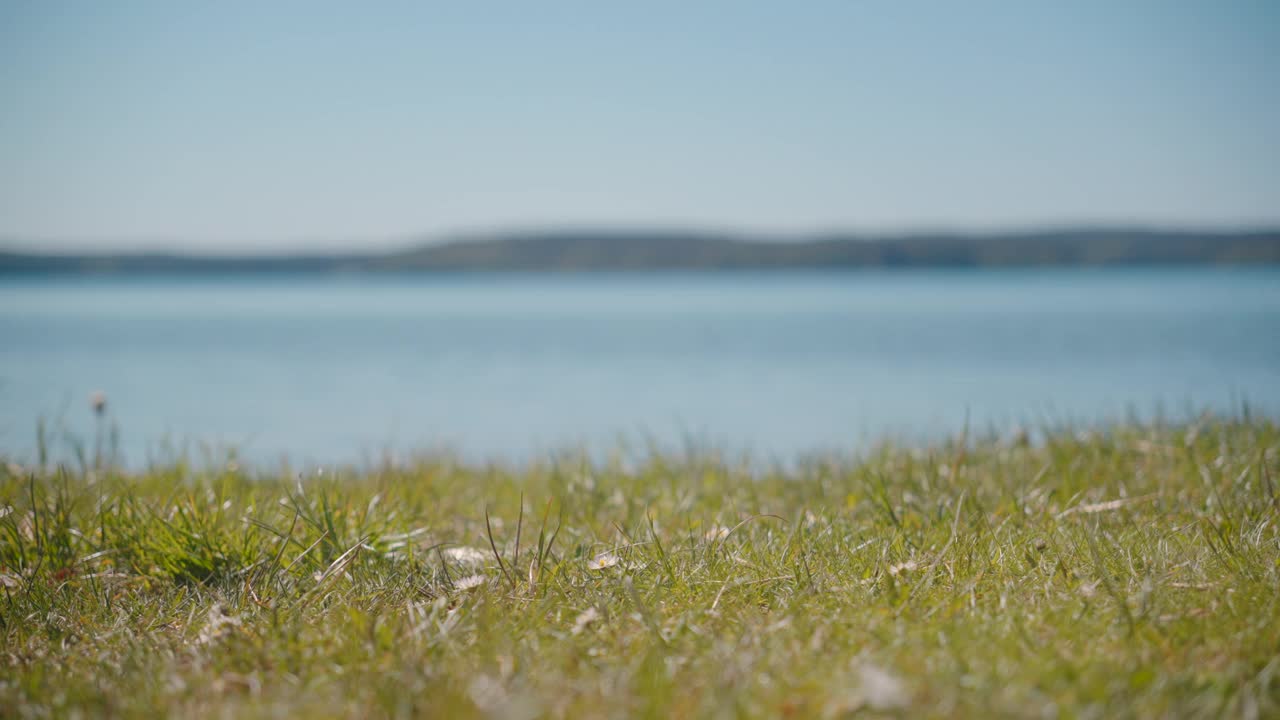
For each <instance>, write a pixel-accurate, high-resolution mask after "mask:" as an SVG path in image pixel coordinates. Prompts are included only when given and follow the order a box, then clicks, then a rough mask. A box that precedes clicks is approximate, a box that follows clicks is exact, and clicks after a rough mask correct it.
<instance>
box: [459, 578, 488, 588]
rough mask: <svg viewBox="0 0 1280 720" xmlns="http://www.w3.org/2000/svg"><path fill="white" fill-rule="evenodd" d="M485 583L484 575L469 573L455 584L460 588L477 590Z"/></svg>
mask: <svg viewBox="0 0 1280 720" xmlns="http://www.w3.org/2000/svg"><path fill="white" fill-rule="evenodd" d="M484 583H485V577H484V576H483V575H468V576H466V577H464V578H460V579H459V580H458V581H457V582H455V583H454V584H453V585H454V587H456V588H458V589H459V590H475V589H476V588H478V587H480V586H481V585H484Z"/></svg>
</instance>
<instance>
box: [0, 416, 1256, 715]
mask: <svg viewBox="0 0 1280 720" xmlns="http://www.w3.org/2000/svg"><path fill="white" fill-rule="evenodd" d="M0 473H2V474H3V475H2V479H0V514H2V515H3V516H2V517H0V566H2V570H0V583H2V584H3V598H0V620H2V622H3V627H2V628H0V634H2V636H3V645H2V650H0V716H6V717H47V716H59V717H67V716H75V715H81V716H101V715H112V716H152V717H154V716H157V715H180V716H200V717H206V716H215V717H217V716H222V717H254V716H294V717H311V716H417V715H430V716H443V717H470V716H475V717H480V716H484V717H498V718H533V717H573V718H577V717H588V718H590V717H655V718H657V717H663V718H665V717H693V716H698V717H738V716H749V717H839V716H843V715H845V714H861V715H870V716H876V715H898V716H911V717H918V716H941V717H953V716H968V717H988V716H993V715H994V716H1015V717H1124V716H1143V717H1155V716H1190V717H1194V716H1201V717H1221V716H1235V717H1255V716H1256V717H1267V716H1272V717H1275V716H1280V678H1278V677H1277V675H1278V674H1280V529H1278V528H1277V521H1278V520H1280V497H1278V493H1280V489H1277V487H1276V485H1277V484H1278V483H1280V429H1278V428H1277V426H1276V425H1275V424H1273V423H1270V422H1268V421H1260V420H1256V419H1255V420H1242V421H1221V422H1219V421H1214V420H1210V419H1205V420H1203V421H1202V422H1200V423H1199V424H1197V425H1194V426H1180V427H1154V426H1145V427H1142V426H1129V427H1119V428H1113V429H1110V430H1108V431H1107V432H1106V433H1092V434H1076V433H1068V432H1061V433H1057V434H1051V435H1050V436H1049V437H1048V439H1047V441H1046V442H1045V443H1044V444H1042V445H1036V446H1034V447H1031V446H1024V445H1018V444H1010V443H1000V442H995V441H970V442H960V441H956V442H952V443H948V444H940V445H938V446H936V447H933V448H926V449H923V450H910V449H894V448H882V449H879V450H876V451H874V452H870V453H867V454H866V455H864V456H863V457H862V458H861V459H859V460H851V459H846V460H829V461H828V460H818V459H814V460H811V461H807V462H801V463H796V464H795V465H794V466H793V467H791V468H790V469H786V470H777V471H774V472H769V471H763V470H761V469H759V468H758V467H754V468H748V467H746V466H743V465H739V464H735V463H734V462H730V461H725V460H718V459H716V458H714V457H710V456H708V457H679V458H675V457H664V456H654V457H652V458H650V459H649V460H646V461H645V462H642V463H639V464H636V465H634V466H625V465H623V464H621V463H615V464H609V463H604V464H597V465H594V466H593V465H590V464H588V463H586V462H584V461H582V460H568V459H561V460H557V461H554V462H553V461H548V462H546V463H545V464H542V465H538V466H533V467H526V468H522V469H519V470H507V469H503V468H500V467H484V466H464V465H459V464H456V463H452V462H449V461H447V460H438V461H423V462H421V463H418V464H415V465H412V466H410V467H403V468H390V467H389V468H386V469H380V470H371V471H365V472H360V473H355V472H346V473H344V472H329V473H327V474H325V475H323V476H317V475H316V474H315V473H314V472H308V473H307V475H306V476H305V477H302V478H299V477H297V476H296V475H295V474H294V473H291V472H281V473H279V474H276V475H271V474H255V473H250V472H247V471H245V470H243V469H237V468H235V467H234V466H228V467H227V468H223V469H218V470H216V471H209V470H194V469H189V468H184V467H182V466H175V467H170V468H165V469H155V470H152V471H148V472H145V473H137V474H118V473H111V472H101V471H100V472H97V473H92V472H83V471H58V470H44V471H33V470H31V469H24V468H20V467H17V466H15V465H9V467H8V468H7V469H3V470H0Z"/></svg>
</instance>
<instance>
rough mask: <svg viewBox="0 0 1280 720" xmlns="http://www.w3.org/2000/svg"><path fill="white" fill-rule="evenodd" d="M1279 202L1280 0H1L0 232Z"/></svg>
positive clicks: (1248, 211)
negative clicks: (371, 0) (436, 0)
mask: <svg viewBox="0 0 1280 720" xmlns="http://www.w3.org/2000/svg"><path fill="white" fill-rule="evenodd" d="M1078 221H1084V222H1123V223H1135V222H1136V223H1156V224H1161V225H1171V224H1183V223H1194V224H1197V225H1206V224H1209V225H1220V224H1225V225H1234V226H1238V225H1251V224H1266V223H1277V222H1280V2H1276V1H1275V0H1259V1H1257V2H1244V1H1238V0H1205V1H1204V2H1181V1H1178V0H1151V1H1142V0H1126V1H1123V2H1120V1H1116V0H1072V1H1071V2H1047V1H1046V2H1041V1H1038V0H1026V1H1021V0H1006V1H1004V2H985V1H983V0H965V1H964V2H951V1H949V0H947V1H943V0H938V1H936V2H916V1H913V0H885V1H884V2H875V1H872V0H837V1H833V2H820V1H810V2H794V3H793V2H776V3H752V2H745V1H741V0H739V1H738V2H684V1H682V2H660V1H655V0H646V1H645V2H630V3H622V2H602V1H601V0H590V1H587V2H580V3H561V2H552V1H551V0H538V1H536V2H513V3H496V2H495V3H479V2H460V3H430V2H405V3H392V2H375V3H354V2H344V3H324V2H298V3H290V2H283V1H272V2H229V1H219V2H199V3H197V2H180V1H178V0H156V1H155V2H130V1H128V0H112V1H111V2H98V1H97V0H85V1H84V2H47V1H45V0H34V1H32V2H6V1H4V0H0V236H4V237H8V238H14V239H20V240H27V241H30V242H35V243H37V244H38V245H39V246H41V247H48V248H54V247H64V248H70V247H97V248H107V247H124V246H164V245H167V246H170V247H177V248H196V247H199V248H219V249H233V250H239V249H248V248H252V247H262V246H263V245H264V244H271V245H274V246H277V247H307V246H309V247H314V248H319V247H333V246H339V245H344V244H345V245H353V246H359V247H368V246H370V245H372V244H376V243H383V244H385V243H402V242H404V241H405V240H406V239H412V238H421V237H439V236H443V235H448V234H450V233H453V232H457V231H483V230H491V229H508V228H516V229H520V228H529V227H545V226H549V225H551V226H598V225H607V226H622V227H634V226H663V227H670V226H692V227H698V228H726V229H739V230H747V231H756V232H774V231H786V232H803V231H810V230H823V229H833V228H847V229H855V230H858V229H862V230H886V229H887V230H897V229H911V228H922V227H935V228H936V227H958V228H968V229H980V228H991V227H1009V226H1026V225H1036V224H1042V223H1050V224H1062V223H1071V222H1078Z"/></svg>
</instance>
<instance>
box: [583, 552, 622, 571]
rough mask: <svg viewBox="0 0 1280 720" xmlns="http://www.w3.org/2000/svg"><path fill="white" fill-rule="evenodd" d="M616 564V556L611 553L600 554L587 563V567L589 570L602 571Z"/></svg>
mask: <svg viewBox="0 0 1280 720" xmlns="http://www.w3.org/2000/svg"><path fill="white" fill-rule="evenodd" d="M617 564H618V556H617V555H614V554H613V553H607V552H604V553H600V554H599V555H597V556H595V557H594V558H592V559H591V561H590V562H588V563H587V567H588V568H590V569H591V570H604V569H605V568H611V567H613V566H614V565H617Z"/></svg>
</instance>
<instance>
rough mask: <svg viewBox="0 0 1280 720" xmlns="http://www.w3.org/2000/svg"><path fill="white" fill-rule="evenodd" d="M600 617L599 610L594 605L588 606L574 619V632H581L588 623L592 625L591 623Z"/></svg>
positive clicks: (575, 633)
mask: <svg viewBox="0 0 1280 720" xmlns="http://www.w3.org/2000/svg"><path fill="white" fill-rule="evenodd" d="M599 619H600V611H599V610H596V609H595V608H594V607H589V608H587V609H586V610H584V611H583V612H582V614H581V615H579V616H578V619H576V620H574V621H573V630H572V632H573V634H574V635H577V634H579V633H581V632H582V631H583V630H586V629H587V626H588V625H590V624H591V623H593V622H595V621H597V620H599Z"/></svg>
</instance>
